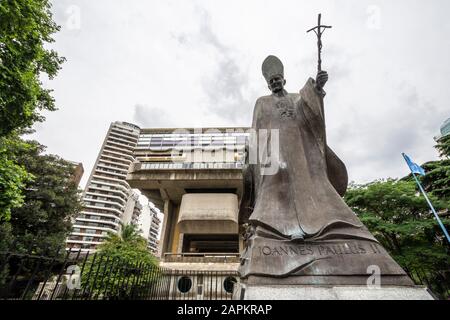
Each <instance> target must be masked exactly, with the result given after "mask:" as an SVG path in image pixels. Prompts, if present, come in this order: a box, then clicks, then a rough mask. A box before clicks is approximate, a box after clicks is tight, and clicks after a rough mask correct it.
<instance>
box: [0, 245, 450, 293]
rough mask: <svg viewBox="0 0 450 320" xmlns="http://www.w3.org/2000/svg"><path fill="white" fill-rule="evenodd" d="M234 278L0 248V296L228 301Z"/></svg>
mask: <svg viewBox="0 0 450 320" xmlns="http://www.w3.org/2000/svg"><path fill="white" fill-rule="evenodd" d="M405 270H406V272H407V273H408V275H409V276H410V277H411V279H412V280H413V281H414V282H415V283H416V284H418V285H424V286H427V287H428V288H429V289H430V291H431V292H432V293H433V294H434V296H435V297H436V298H438V299H449V298H450V272H435V271H433V272H431V271H424V270H417V269H413V268H406V269H405ZM238 281H239V275H238V273H237V272H234V271H198V270H173V269H167V268H161V267H158V266H155V265H153V264H146V263H143V262H140V263H134V264H133V263H129V262H127V261H125V260H122V259H119V258H112V257H109V256H104V255H102V254H100V253H91V254H89V253H88V252H83V251H82V250H78V251H67V252H63V253H57V254H55V255H54V256H42V255H36V254H32V253H31V252H28V253H17V252H0V299H23V300H70V299H74V300H99V299H107V300H219V299H220V300H230V299H232V296H233V289H234V287H235V284H236V283H237V282H238Z"/></svg>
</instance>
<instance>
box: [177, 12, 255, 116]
mask: <svg viewBox="0 0 450 320" xmlns="http://www.w3.org/2000/svg"><path fill="white" fill-rule="evenodd" d="M195 12H196V14H197V15H198V21H199V28H198V31H197V32H196V33H194V34H184V33H181V34H173V35H172V36H173V37H174V38H175V39H176V40H177V41H178V43H179V44H180V45H182V46H185V47H189V48H197V49H199V48H204V47H207V48H208V49H209V50H211V54H212V57H211V58H212V59H214V64H215V66H214V67H213V68H214V69H213V70H212V72H210V73H208V74H205V75H204V76H203V77H202V78H201V80H200V85H201V88H202V90H203V93H204V95H205V110H206V112H207V113H212V114H215V115H217V116H218V117H219V118H222V119H224V120H225V122H228V123H230V124H232V123H236V122H242V119H243V118H244V119H249V110H250V108H249V106H250V105H251V104H252V102H251V101H249V100H248V99H246V98H245V97H244V94H243V91H244V90H246V89H247V87H248V83H249V79H248V76H247V74H246V72H245V70H244V68H243V65H242V63H240V61H239V57H238V56H239V54H238V51H237V50H234V49H233V48H231V47H230V46H228V45H226V44H225V43H223V41H222V40H221V39H220V38H219V36H218V35H217V34H216V33H215V32H214V31H213V25H212V22H211V15H210V14H209V13H208V12H207V11H206V10H205V9H204V8H202V7H199V6H197V7H196V10H195Z"/></svg>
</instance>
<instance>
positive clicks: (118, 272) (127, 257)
mask: <svg viewBox="0 0 450 320" xmlns="http://www.w3.org/2000/svg"><path fill="white" fill-rule="evenodd" d="M157 266H158V261H157V259H156V258H155V257H154V256H153V255H152V254H151V253H150V251H149V250H148V248H147V241H146V240H145V239H144V238H143V237H142V236H140V235H139V233H138V231H137V227H136V226H135V225H133V224H129V225H122V228H121V232H120V233H119V234H113V233H110V234H109V235H108V237H107V239H106V240H105V241H104V242H103V243H102V244H100V245H99V247H98V251H97V252H96V254H95V255H93V256H91V257H89V259H88V261H87V263H86V265H85V267H84V270H83V274H82V285H83V287H85V288H88V292H90V294H93V295H96V296H99V295H100V294H101V295H103V298H109V299H126V298H129V297H130V296H131V295H139V294H141V293H142V292H141V291H142V290H148V288H149V286H151V285H152V284H153V283H154V282H155V281H156V280H157V279H158V277H159V276H160V271H159V268H157ZM93 272H95V273H97V274H105V272H107V276H105V277H104V278H103V279H101V280H100V279H98V277H96V276H93ZM149 274H150V276H147V277H145V275H149ZM143 278H145V279H143ZM138 279H140V280H138ZM137 283H138V284H137Z"/></svg>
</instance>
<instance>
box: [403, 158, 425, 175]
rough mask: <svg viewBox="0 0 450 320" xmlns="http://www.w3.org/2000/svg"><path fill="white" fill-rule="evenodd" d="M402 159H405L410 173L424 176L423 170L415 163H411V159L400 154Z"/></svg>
mask: <svg viewBox="0 0 450 320" xmlns="http://www.w3.org/2000/svg"><path fill="white" fill-rule="evenodd" d="M402 155H403V158H405V161H406V163H407V164H408V167H409V169H411V172H412V173H417V174H420V175H421V176H424V175H425V170H423V168H422V167H421V166H419V165H418V164H417V163H414V162H412V160H411V158H410V157H408V156H407V155H406V154H404V153H402Z"/></svg>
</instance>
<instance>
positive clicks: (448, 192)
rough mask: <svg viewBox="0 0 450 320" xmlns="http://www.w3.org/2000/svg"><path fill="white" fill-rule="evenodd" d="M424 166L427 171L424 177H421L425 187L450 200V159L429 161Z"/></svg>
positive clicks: (437, 195) (439, 196)
mask: <svg viewBox="0 0 450 320" xmlns="http://www.w3.org/2000/svg"><path fill="white" fill-rule="evenodd" d="M422 167H423V168H424V169H425V172H426V175H425V176H424V177H420V181H421V183H422V185H423V188H424V189H425V190H426V191H427V192H430V193H432V194H434V195H435V196H436V197H438V198H440V199H443V200H446V201H447V202H450V159H444V160H440V161H432V162H427V163H425V164H423V165H422Z"/></svg>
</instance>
